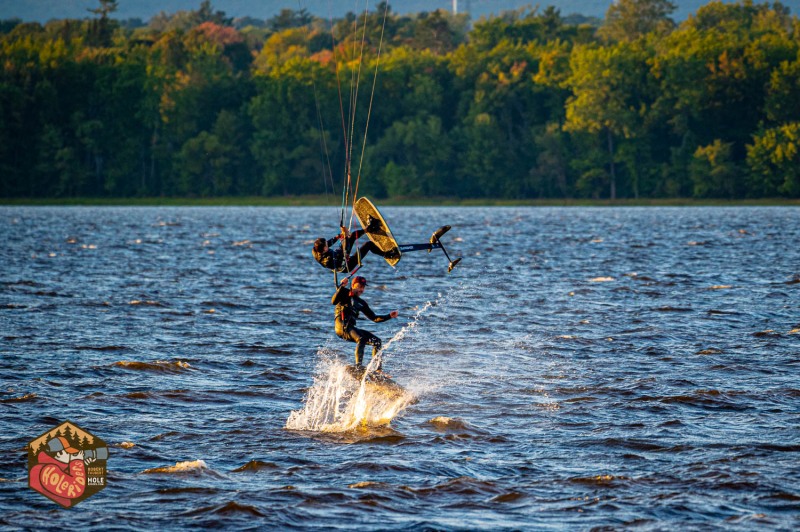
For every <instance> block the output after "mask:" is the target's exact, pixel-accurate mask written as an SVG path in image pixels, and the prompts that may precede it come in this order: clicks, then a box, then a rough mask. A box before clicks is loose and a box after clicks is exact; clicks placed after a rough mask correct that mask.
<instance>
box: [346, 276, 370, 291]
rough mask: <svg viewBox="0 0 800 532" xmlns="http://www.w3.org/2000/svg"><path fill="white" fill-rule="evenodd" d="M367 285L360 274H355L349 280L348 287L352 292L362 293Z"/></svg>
mask: <svg viewBox="0 0 800 532" xmlns="http://www.w3.org/2000/svg"><path fill="white" fill-rule="evenodd" d="M366 287H367V280H366V279H365V278H364V277H361V276H360V275H356V276H355V277H353V280H352V281H350V289H351V290H352V291H353V292H358V293H359V294H360V293H363V292H364V289H365V288H366Z"/></svg>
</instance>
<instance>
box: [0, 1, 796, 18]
mask: <svg viewBox="0 0 800 532" xmlns="http://www.w3.org/2000/svg"><path fill="white" fill-rule="evenodd" d="M201 1H202V0H118V6H119V9H118V10H117V12H116V13H115V14H114V15H113V16H114V18H118V19H128V18H140V19H142V20H143V21H145V22H146V21H147V20H149V19H150V18H151V17H152V16H154V15H156V14H158V13H159V12H161V11H165V12H167V13H174V12H176V11H180V10H188V9H197V8H198V7H199V6H200V3H201ZM673 1H675V3H676V4H677V6H678V9H677V10H676V12H675V13H674V15H673V16H674V18H675V19H676V20H683V19H685V18H686V17H687V15H688V14H689V13H692V12H694V11H696V10H697V8H698V7H699V6H701V5H703V4H704V3H706V2H705V1H703V0H677V1H676V0H673ZM457 2H458V11H459V12H466V11H469V13H470V14H471V15H472V18H473V20H477V19H479V18H480V17H482V16H487V15H490V14H497V13H500V12H502V11H508V10H512V9H519V8H525V7H531V6H536V5H537V3H536V2H530V1H524V0H457ZM377 3H378V0H351V1H350V2H341V1H336V0H212V5H213V7H214V8H215V9H216V10H219V11H224V12H225V13H226V14H227V15H228V16H230V17H234V18H238V17H244V16H251V17H254V18H260V19H268V18H270V17H272V16H274V15H276V14H277V13H278V12H279V11H280V10H281V9H287V8H288V9H293V10H299V9H301V8H303V9H306V10H308V11H309V12H311V13H313V14H314V15H317V16H322V17H326V18H327V17H331V16H333V17H339V16H342V15H344V14H345V13H346V12H348V11H353V12H362V11H363V10H364V9H365V8H369V9H370V10H374V9H375V6H376V4H377ZM610 3H611V0H543V1H541V2H539V5H541V6H542V9H544V7H546V6H547V5H551V4H552V5H554V6H556V7H557V8H559V9H560V10H561V14H562V15H564V16H566V15H570V14H573V13H580V14H582V15H587V16H594V17H598V18H603V16H604V15H605V12H606V10H607V9H608V6H609V5H610ZM783 3H784V5H786V6H788V7H790V8H791V10H792V13H794V14H798V13H799V12H800V0H786V1H785V2H783ZM99 5H100V3H99V2H98V1H97V0H0V19H9V18H21V19H22V20H24V21H26V22H27V21H35V22H46V21H48V20H50V19H54V18H55V19H63V18H86V17H90V16H93V15H92V14H91V13H90V12H89V11H88V10H89V9H93V8H96V7H98V6H99ZM390 5H391V6H392V9H393V10H394V11H395V12H397V13H401V14H406V13H419V12H422V11H434V10H436V9H447V10H452V9H453V0H394V1H391V0H390Z"/></svg>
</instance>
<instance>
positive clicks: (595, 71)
mask: <svg viewBox="0 0 800 532" xmlns="http://www.w3.org/2000/svg"><path fill="white" fill-rule="evenodd" d="M645 44H646V43H645V41H636V42H627V41H623V42H620V43H617V44H616V45H613V46H608V47H576V48H575V49H574V50H573V52H572V57H571V59H570V66H571V69H572V75H571V76H570V77H569V78H568V79H567V81H566V83H565V84H566V85H567V86H568V87H570V88H571V90H572V96H571V97H570V98H569V100H568V101H567V108H566V118H567V121H566V123H565V125H564V127H565V129H566V130H567V131H574V132H585V133H590V134H595V135H600V136H602V138H603V141H604V143H605V145H606V147H607V152H608V159H607V163H606V165H607V170H608V178H609V197H610V198H611V199H615V198H616V197H617V184H618V183H617V174H618V169H617V159H618V157H619V154H618V153H617V144H618V139H620V138H621V139H622V140H623V141H629V142H634V143H635V144H636V149H635V150H632V149H631V148H630V147H628V148H627V153H628V154H629V155H633V157H634V160H630V158H629V161H630V162H629V164H635V157H636V152H637V151H642V150H646V149H647V146H646V143H645V142H644V138H645V136H646V127H645V124H646V119H647V117H648V115H649V113H650V108H651V107H652V102H653V99H654V91H653V87H654V85H653V82H652V78H651V76H650V71H649V67H648V64H647V61H648V58H649V57H650V54H651V52H650V50H649V48H648V47H647V46H645ZM593 175H595V177H594V178H592V182H595V181H596V175H597V174H596V173H593ZM630 177H631V183H630V186H631V189H632V192H633V194H634V195H635V196H638V190H639V182H638V180H637V179H636V177H637V176H636V175H633V176H630Z"/></svg>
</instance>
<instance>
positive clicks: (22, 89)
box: [0, 0, 800, 199]
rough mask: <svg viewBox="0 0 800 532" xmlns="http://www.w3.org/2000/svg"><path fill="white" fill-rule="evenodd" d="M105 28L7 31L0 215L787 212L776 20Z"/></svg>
mask: <svg viewBox="0 0 800 532" xmlns="http://www.w3.org/2000/svg"><path fill="white" fill-rule="evenodd" d="M116 8H117V2H115V1H112V0H100V2H99V6H98V7H97V8H96V9H93V10H91V12H90V13H87V18H86V19H83V20H56V21H51V22H48V23H47V24H44V25H41V24H38V23H22V22H20V21H18V20H5V21H0V61H2V71H1V72H0V197H5V198H14V197H29V198H35V197H67V198H68V197H139V196H178V197H217V196H245V195H248V196H249V195H263V196H280V195H303V194H323V193H326V192H332V191H335V190H338V187H340V186H341V183H342V182H343V180H344V179H345V177H346V176H345V174H346V172H347V168H348V167H350V168H351V169H352V174H353V178H354V179H356V178H357V177H360V181H359V182H360V185H359V186H360V189H359V191H360V193H363V194H366V195H371V196H374V197H378V198H383V197H445V196H449V197H460V198H509V199H533V198H727V199H735V198H763V197H790V198H797V197H800V97H798V95H800V21H798V19H797V17H796V16H794V15H792V14H791V13H790V12H789V10H788V8H786V7H785V6H783V5H782V4H780V3H778V2H775V3H770V4H768V3H763V4H757V3H754V2H752V1H750V0H746V1H740V2H738V3H722V2H718V1H713V2H710V3H708V4H707V5H705V6H704V7H702V8H700V9H699V10H698V11H697V13H695V14H693V15H691V16H690V17H689V18H688V19H687V20H685V21H683V22H681V23H680V24H676V23H675V22H674V21H673V20H672V19H671V18H670V15H671V14H672V13H673V11H674V10H675V5H674V4H672V3H671V2H669V1H667V0H619V1H618V2H615V3H614V4H612V6H611V7H610V8H609V11H608V13H607V15H606V17H605V19H604V20H602V21H598V23H597V24H590V23H587V21H586V20H582V19H580V17H577V18H576V17H567V18H564V17H562V16H561V14H560V13H559V11H558V10H556V9H554V8H552V7H548V8H545V9H539V8H534V9H526V10H521V11H514V12H507V13H504V14H502V15H500V16H496V17H492V18H488V19H481V20H477V21H471V20H469V18H468V16H466V15H452V14H450V13H448V12H445V11H441V10H439V11H434V12H429V13H419V14H415V15H405V16H400V15H397V14H395V13H394V12H393V11H392V10H391V7H390V6H389V5H387V4H384V3H380V4H378V5H377V6H375V7H374V8H371V9H370V10H368V11H367V12H365V13H350V14H348V15H347V16H345V17H343V18H341V19H335V20H326V19H321V18H318V17H315V16H312V15H310V14H309V13H308V12H306V11H305V10H302V9H301V10H284V11H283V12H281V13H280V14H279V15H278V16H276V17H273V18H272V19H270V20H266V21H261V20H256V19H237V20H233V19H231V18H229V17H227V16H226V14H225V13H223V12H220V11H216V10H215V9H214V8H213V6H212V5H211V4H210V2H208V1H205V2H203V3H202V4H200V6H199V8H198V9H197V10H195V11H185V12H178V13H175V14H164V13H162V14H160V15H158V16H156V17H153V19H151V20H150V21H149V22H147V23H143V22H141V21H119V20H116V19H114V18H113V13H114V11H115V10H116ZM590 22H591V21H590ZM376 73H377V75H376ZM373 87H374V90H373ZM367 124H368V125H367Z"/></svg>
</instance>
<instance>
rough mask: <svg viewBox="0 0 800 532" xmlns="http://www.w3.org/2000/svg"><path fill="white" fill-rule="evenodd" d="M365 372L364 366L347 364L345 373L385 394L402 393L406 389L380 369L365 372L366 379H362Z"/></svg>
mask: <svg viewBox="0 0 800 532" xmlns="http://www.w3.org/2000/svg"><path fill="white" fill-rule="evenodd" d="M365 372H366V368H364V367H361V366H347V373H348V374H349V375H350V376H351V377H353V379H355V380H357V381H360V380H362V379H363V380H364V384H366V385H367V386H368V387H370V388H373V389H377V390H380V391H381V392H383V393H385V394H391V395H394V394H397V395H400V394H404V393H406V389H405V388H403V387H402V386H400V385H399V384H398V383H397V382H396V381H394V380H393V379H392V378H391V377H388V376H386V375H385V374H384V373H383V372H380V371H371V372H369V373H367V377H366V379H364V373H365Z"/></svg>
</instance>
